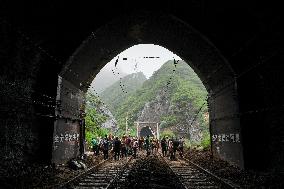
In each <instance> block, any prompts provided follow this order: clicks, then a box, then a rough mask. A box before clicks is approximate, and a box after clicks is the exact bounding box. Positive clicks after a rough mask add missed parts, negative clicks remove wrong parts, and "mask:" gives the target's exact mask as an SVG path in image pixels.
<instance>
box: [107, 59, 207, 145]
mask: <svg viewBox="0 0 284 189" xmlns="http://www.w3.org/2000/svg"><path fill="white" fill-rule="evenodd" d="M206 96H207V92H206V89H205V88H204V86H203V84H202V82H201V81H200V79H199V78H198V76H197V75H196V74H195V72H194V71H193V70H192V69H191V68H190V67H189V66H188V64H187V63H185V62H184V61H179V62H178V63H177V64H176V66H175V64H174V61H172V60H171V61H168V62H166V63H165V64H164V65H163V66H162V67H161V68H160V69H159V70H158V71H156V72H155V73H154V74H153V75H152V76H151V77H150V78H149V79H148V80H147V81H145V82H144V83H143V85H142V86H141V87H140V88H139V89H138V90H136V91H135V92H134V93H133V94H131V95H129V96H128V97H127V98H124V100H123V101H120V102H119V103H116V109H115V111H114V112H113V114H114V116H115V118H116V120H117V122H118V126H119V128H120V132H121V134H122V133H123V132H124V131H125V125H126V124H125V120H126V117H128V125H129V127H130V128H132V130H131V131H132V134H135V132H136V130H135V127H134V121H138V120H139V121H155V122H160V123H162V124H161V127H162V129H166V128H171V130H174V131H175V132H176V134H178V133H182V132H183V133H186V129H185V128H186V127H189V126H190V125H191V128H188V129H189V130H191V131H192V132H191V133H190V134H191V136H192V137H195V138H193V139H194V140H195V141H200V140H201V138H202V133H204V132H207V131H208V120H207V118H208V116H207V115H208V113H207V111H208V110H207V104H206ZM109 103H111V102H109ZM200 109H201V111H200V112H199V110H200ZM198 112H199V113H198ZM197 113H198V114H197ZM196 114H197V115H196ZM193 120H194V121H193ZM191 122H192V123H191ZM195 130H198V132H197V133H196V132H195V133H194V132H193V131H195ZM198 136H199V137H198Z"/></svg>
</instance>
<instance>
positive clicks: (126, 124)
mask: <svg viewBox="0 0 284 189" xmlns="http://www.w3.org/2000/svg"><path fill="white" fill-rule="evenodd" d="M127 121H128V112H127V114H126V121H125V135H126V136H127V131H128V123H127Z"/></svg>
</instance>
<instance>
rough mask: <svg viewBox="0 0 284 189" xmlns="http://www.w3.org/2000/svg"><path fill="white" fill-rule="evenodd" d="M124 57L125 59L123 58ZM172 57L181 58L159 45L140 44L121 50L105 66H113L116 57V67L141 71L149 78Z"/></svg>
mask: <svg viewBox="0 0 284 189" xmlns="http://www.w3.org/2000/svg"><path fill="white" fill-rule="evenodd" d="M118 57H119V58H118ZM145 57H155V58H145ZM157 57H159V58H157ZM124 58H127V59H126V60H125V59H124ZM174 58H175V59H176V60H181V58H180V57H179V56H177V55H175V54H174V53H173V52H171V51H169V50H168V49H166V48H164V47H161V46H159V45H154V44H140V45H135V46H132V47H130V48H128V49H126V50H125V51H123V52H121V53H120V54H119V55H117V56H116V57H114V58H113V59H112V60H111V61H110V62H109V63H108V64H107V65H106V66H105V67H108V68H111V69H113V68H115V62H116V60H117V59H118V62H117V65H116V67H117V68H119V69H120V70H122V71H123V72H125V73H128V74H131V73H135V72H143V73H144V75H145V76H146V77H147V78H149V77H150V76H151V75H152V74H153V72H154V71H156V70H158V69H159V68H160V67H161V66H162V65H163V64H164V63H165V62H166V61H168V60H173V59H174ZM103 69H104V68H103Z"/></svg>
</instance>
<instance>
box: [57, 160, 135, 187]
mask: <svg viewBox="0 0 284 189" xmlns="http://www.w3.org/2000/svg"><path fill="white" fill-rule="evenodd" d="M134 162H135V159H133V158H132V157H128V158H124V159H120V160H119V161H115V160H107V161H105V162H104V163H102V165H101V166H100V167H99V168H97V169H93V170H91V171H88V172H87V173H85V174H82V175H80V176H79V177H77V178H76V179H72V180H71V181H69V182H68V183H66V184H64V185H63V186H61V187H60V188H61V189H91V188H93V189H94V188H98V189H103V188H106V189H110V188H124V187H123V185H124V184H125V178H126V176H127V175H128V172H129V169H130V167H131V164H132V163H134Z"/></svg>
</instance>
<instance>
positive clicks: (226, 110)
mask: <svg viewBox="0 0 284 189" xmlns="http://www.w3.org/2000/svg"><path fill="white" fill-rule="evenodd" d="M139 43H142V44H147V43H150V44H155V45H160V46H163V47H165V48H167V49H169V50H171V51H172V52H174V53H176V54H177V55H179V56H180V57H181V58H182V59H183V60H185V61H186V62H188V63H189V65H190V66H191V67H192V68H193V69H194V70H195V72H196V73H197V74H198V75H199V77H200V78H201V80H202V81H203V84H204V85H205V87H206V89H207V90H208V92H209V114H210V132H211V136H214V137H215V136H217V138H211V140H212V139H213V140H212V150H213V154H214V155H215V156H216V157H220V158H222V159H224V160H226V161H229V162H231V163H232V164H235V165H238V166H239V167H243V165H244V163H243V153H242V150H243V149H242V142H241V132H240V123H239V117H238V115H239V108H238V99H237V88H236V81H235V78H234V72H233V70H232V68H231V67H230V65H229V64H228V63H227V61H226V59H225V58H224V57H223V56H222V55H221V53H220V52H219V51H218V50H217V48H216V47H214V46H213V45H212V43H210V42H209V40H208V39H206V38H205V37H204V36H202V35H201V34H200V33H198V32H197V31H196V30H194V29H193V28H191V27H190V26H189V25H186V24H185V23H183V22H182V21H180V20H178V19H177V18H175V17H172V16H168V15H163V14H148V13H147V14H146V13H140V14H136V15H135V14H134V15H131V16H129V15H128V16H127V17H122V18H119V19H115V20H114V21H112V22H111V23H109V24H107V25H105V26H104V27H102V28H100V29H98V30H97V31H95V32H93V33H92V34H91V35H90V36H89V38H88V39H86V40H85V41H84V42H83V43H82V45H81V46H80V47H79V48H78V49H77V51H76V52H75V53H74V54H73V55H72V56H71V57H70V59H69V61H68V62H67V64H66V66H65V67H64V68H63V70H62V71H61V73H60V76H61V77H62V78H64V79H65V80H67V81H68V82H70V83H72V84H73V86H75V87H77V88H78V89H80V91H83V92H86V91H87V89H88V87H89V85H90V83H91V82H92V80H93V79H94V77H95V75H96V74H97V73H98V72H99V71H100V69H101V68H102V67H103V66H104V65H105V64H106V63H107V62H109V61H110V60H111V59H112V58H113V57H115V56H116V55H117V54H119V53H120V52H122V51H123V50H125V49H127V48H129V47H131V46H133V45H136V44H139ZM75 93H76V92H75ZM64 98H65V97H64ZM77 106H80V105H77ZM220 136H221V138H220Z"/></svg>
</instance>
